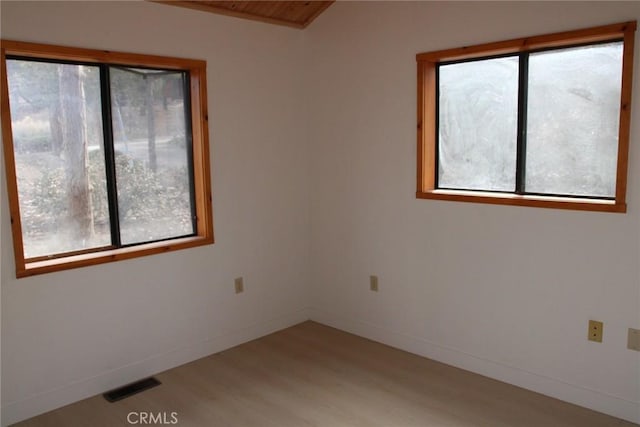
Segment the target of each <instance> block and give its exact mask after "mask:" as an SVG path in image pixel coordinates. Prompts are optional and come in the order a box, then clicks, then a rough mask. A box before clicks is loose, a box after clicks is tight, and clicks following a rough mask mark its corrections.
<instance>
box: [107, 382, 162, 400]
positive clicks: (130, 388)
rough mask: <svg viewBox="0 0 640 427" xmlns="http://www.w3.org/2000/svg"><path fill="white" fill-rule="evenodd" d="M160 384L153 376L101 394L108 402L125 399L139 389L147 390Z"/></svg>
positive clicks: (138, 391)
mask: <svg viewBox="0 0 640 427" xmlns="http://www.w3.org/2000/svg"><path fill="white" fill-rule="evenodd" d="M160 384H162V383H161V382H160V381H158V380H157V379H155V378H153V377H149V378H145V379H143V380H140V381H136V382H135V383H131V384H127V385H125V386H122V387H120V388H117V389H115V390H111V391H108V392H106V393H105V394H103V396H104V398H105V399H107V400H108V401H109V402H117V401H118V400H122V399H125V398H127V397H129V396H133V395H134V394H136V393H140V392H141V391H145V390H148V389H150V388H153V387H155V386H158V385H160Z"/></svg>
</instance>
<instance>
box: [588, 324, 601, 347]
mask: <svg viewBox="0 0 640 427" xmlns="http://www.w3.org/2000/svg"><path fill="white" fill-rule="evenodd" d="M603 327H604V325H603V323H602V322H599V321H597V320H589V341H595V342H602V329H603Z"/></svg>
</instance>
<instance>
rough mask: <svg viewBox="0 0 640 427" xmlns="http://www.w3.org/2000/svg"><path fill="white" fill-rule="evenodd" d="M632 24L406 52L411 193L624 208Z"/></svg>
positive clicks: (467, 199)
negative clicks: (412, 129) (413, 62)
mask: <svg viewBox="0 0 640 427" xmlns="http://www.w3.org/2000/svg"><path fill="white" fill-rule="evenodd" d="M635 29H636V23H635V22H627V23H622V24H615V25H609V26H604V27H598V28H591V29H587V30H578V31H571V32H565V33H558V34H551V35H545V36H537V37H529V38H525V39H517V40H510V41H505V42H497V43H490V44H485V45H478V46H471V47H463V48H458V49H449V50H443V51H437V52H430V53H421V54H418V55H417V56H416V59H417V62H418V175H417V193H416V195H417V197H418V198H424V199H440V200H452V201H465V202H480V203H494V204H509V205H524V206H537V207H552V208H563V209H579V210H596V211H611V212H625V211H626V201H625V193H626V177H627V153H628V145H629V120H630V107H631V75H632V66H633V38H634V33H635Z"/></svg>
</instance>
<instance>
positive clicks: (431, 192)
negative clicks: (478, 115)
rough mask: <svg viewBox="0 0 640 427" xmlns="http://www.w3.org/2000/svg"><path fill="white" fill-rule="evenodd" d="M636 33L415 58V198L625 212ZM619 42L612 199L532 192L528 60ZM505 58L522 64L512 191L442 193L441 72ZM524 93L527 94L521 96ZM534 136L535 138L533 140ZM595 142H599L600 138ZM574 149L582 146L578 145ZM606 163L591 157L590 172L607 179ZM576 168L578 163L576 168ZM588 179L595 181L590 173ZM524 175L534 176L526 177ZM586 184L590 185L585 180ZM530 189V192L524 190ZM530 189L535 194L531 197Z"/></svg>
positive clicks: (547, 38)
mask: <svg viewBox="0 0 640 427" xmlns="http://www.w3.org/2000/svg"><path fill="white" fill-rule="evenodd" d="M635 29H636V23H635V22H625V23H620V24H613V25H607V26H602V27H596V28H589V29H584V30H576V31H567V32H564V33H557V34H547V35H542V36H533V37H527V38H523V39H514V40H508V41H502V42H495V43H488V44H484V45H477V46H467V47H462V48H455V49H447V50H442V51H435V52H429V53H421V54H418V55H417V56H416V59H417V62H418V108H417V113H418V157H417V161H418V165H417V166H418V167H417V192H416V196H417V197H418V198H424V199H439V200H451V201H465V202H480V203H493V204H509V205H521V206H536V207H551V208H561V209H578V210H596V211H610V212H625V211H626V175H627V167H628V145H629V128H630V106H631V80H632V73H633V45H634V34H635ZM620 40H622V48H621V59H620V60H619V62H618V65H617V67H618V69H619V70H620V75H621V79H620V80H618V84H619V89H618V90H619V97H618V100H617V104H618V109H617V111H618V113H619V114H618V116H617V118H616V119H614V120H613V122H614V123H615V122H617V123H618V131H617V134H616V139H617V147H615V146H614V147H613V148H612V149H610V150H609V153H610V152H611V151H615V161H616V164H615V172H614V174H613V176H614V179H615V187H614V188H615V193H614V194H613V196H608V195H602V193H603V191H602V190H597V191H590V192H586V193H585V192H584V191H582V192H581V191H576V188H575V186H574V187H573V188H571V187H569V188H568V189H567V188H560V189H559V190H558V188H559V186H555V187H553V186H548V185H547V187H548V188H542V189H541V188H536V187H535V186H534V183H533V181H532V179H531V178H532V177H534V175H535V173H536V172H538V174H539V171H536V170H535V169H532V170H527V168H533V166H534V163H533V160H535V156H530V153H529V152H528V151H527V132H526V131H527V130H528V127H527V114H526V113H527V108H531V107H529V103H528V102H527V95H528V87H527V84H528V83H529V77H528V76H527V73H528V71H529V66H528V61H529V58H531V57H533V58H534V62H535V59H536V58H535V57H536V56H537V55H538V54H540V55H542V52H553V51H556V50H557V52H562V51H565V52H566V51H568V50H571V49H574V48H577V47H578V46H583V45H593V46H594V47H595V46H600V45H602V46H606V45H607V44H611V43H613V42H616V41H620ZM509 56H514V57H519V59H520V67H519V72H520V76H519V78H520V83H519V88H520V93H519V95H518V99H519V105H520V108H519V110H518V111H519V114H518V123H519V125H518V129H519V132H518V141H517V148H516V168H517V172H516V174H515V175H516V179H515V181H516V183H515V184H516V185H515V191H513V190H511V191H503V190H500V189H496V187H485V189H477V188H473V186H469V185H468V183H467V184H465V185H457V186H454V185H450V186H449V187H448V188H445V187H443V186H442V185H441V184H442V183H441V182H439V178H440V167H439V157H440V150H439V145H440V144H439V141H438V139H439V136H440V132H439V123H438V122H439V118H440V117H439V102H438V101H439V98H440V95H439V84H438V80H439V74H440V73H439V71H440V68H444V67H445V66H446V65H450V64H455V63H460V64H463V63H466V62H475V61H478V60H482V59H489V58H491V59H493V58H499V57H509ZM523 58H524V59H523ZM523 61H524V62H523ZM523 64H524V66H523ZM525 71H526V72H525ZM523 81H524V82H525V84H524V85H523V84H522V82H523ZM620 81H621V83H620ZM523 87H525V88H526V89H527V90H525V91H523V90H522V88H523ZM574 92H575V93H577V94H580V93H583V94H584V92H582V91H580V90H577V91H574ZM574 96H575V94H574ZM534 97H535V95H534ZM523 112H524V114H523ZM534 122H535V119H534ZM609 122H611V120H609ZM534 133H535V132H534ZM607 133H609V134H610V133H611V132H608V131H607V132H603V134H607ZM533 136H534V138H535V135H533ZM595 139H598V140H602V138H595ZM449 142H450V141H449ZM534 145H535V142H534ZM577 145H578V146H580V144H577ZM614 145H615V144H614ZM581 156H582V157H583V158H584V153H582V154H581ZM581 156H577V157H581ZM528 157H530V158H529V160H527V158H528ZM607 157H609V158H610V154H606V155H603V156H602V158H600V159H599V160H596V161H594V160H593V156H591V160H590V161H591V164H597V166H596V167H595V168H594V169H599V170H600V172H598V173H600V174H602V173H603V171H605V173H606V168H607V166H606V164H607V162H606V161H604V159H605V158H607ZM528 163H531V165H529V164H528ZM576 164H578V163H577V162H576ZM539 165H540V163H539V162H538V166H539ZM609 165H610V162H609ZM463 166H464V165H463ZM584 169H585V168H584V167H583V168H582V171H581V170H580V168H576V170H577V171H578V172H577V173H583V172H584ZM589 173H591V174H592V175H593V172H589ZM527 174H532V175H531V176H527ZM610 177H611V173H610V172H609V182H610ZM556 181H557V180H556ZM585 181H587V182H588V181H589V180H585ZM590 181H591V182H592V183H593V182H595V181H598V179H591V180H590ZM600 182H604V180H602V179H600ZM528 185H529V186H530V187H528V188H527V186H528ZM589 185H592V184H589ZM486 188H490V189H486ZM525 188H526V190H525ZM601 188H602V187H601ZM532 189H533V190H535V192H534V191H533V190H532ZM604 193H609V191H604Z"/></svg>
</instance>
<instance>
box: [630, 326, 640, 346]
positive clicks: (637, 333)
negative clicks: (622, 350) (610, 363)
mask: <svg viewBox="0 0 640 427" xmlns="http://www.w3.org/2000/svg"><path fill="white" fill-rule="evenodd" d="M627 348H628V349H629V350H636V351H640V329H633V328H629V337H628V339H627Z"/></svg>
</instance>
